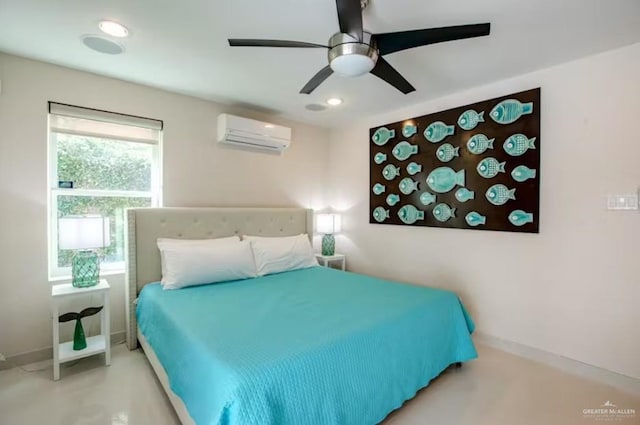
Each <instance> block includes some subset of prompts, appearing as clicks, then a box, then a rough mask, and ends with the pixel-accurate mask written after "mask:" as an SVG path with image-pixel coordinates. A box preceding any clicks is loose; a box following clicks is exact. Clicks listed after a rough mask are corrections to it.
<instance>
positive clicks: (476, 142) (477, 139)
mask: <svg viewBox="0 0 640 425" xmlns="http://www.w3.org/2000/svg"><path fill="white" fill-rule="evenodd" d="M494 140H496V139H489V138H487V136H485V135H484V134H476V135H475V136H473V137H472V138H470V139H469V141H468V142H467V149H469V152H471V153H472V154H475V155H482V154H483V153H484V152H485V151H486V150H487V149H493V141H494Z"/></svg>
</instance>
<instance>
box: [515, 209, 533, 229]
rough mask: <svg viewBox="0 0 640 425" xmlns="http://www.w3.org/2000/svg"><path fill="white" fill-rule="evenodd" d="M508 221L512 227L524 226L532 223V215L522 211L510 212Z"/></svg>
mask: <svg viewBox="0 0 640 425" xmlns="http://www.w3.org/2000/svg"><path fill="white" fill-rule="evenodd" d="M509 221H510V222H511V224H513V225H514V226H524V225H525V224H527V223H533V214H532V213H528V212H524V211H522V210H515V211H511V214H509Z"/></svg>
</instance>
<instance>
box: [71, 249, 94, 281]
mask: <svg viewBox="0 0 640 425" xmlns="http://www.w3.org/2000/svg"><path fill="white" fill-rule="evenodd" d="M71 275H72V276H73V278H72V280H71V284H72V285H73V286H75V287H76V288H86V287H88V286H94V285H97V284H98V278H99V277H100V260H99V259H98V254H97V253H96V252H95V251H78V252H76V255H74V256H73V260H72V261H71Z"/></svg>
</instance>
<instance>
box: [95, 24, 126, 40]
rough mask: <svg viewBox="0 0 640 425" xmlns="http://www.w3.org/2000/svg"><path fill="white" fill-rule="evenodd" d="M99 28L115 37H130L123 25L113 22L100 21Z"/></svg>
mask: <svg viewBox="0 0 640 425" xmlns="http://www.w3.org/2000/svg"><path fill="white" fill-rule="evenodd" d="M98 28H100V30H101V31H102V32H103V33H105V34H109V35H111V36H113V37H120V38H122V37H126V36H128V35H129V30H128V29H127V27H125V26H124V25H122V24H119V23H117V22H113V21H100V23H99V24H98Z"/></svg>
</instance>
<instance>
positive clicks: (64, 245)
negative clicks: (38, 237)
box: [58, 215, 111, 249]
mask: <svg viewBox="0 0 640 425" xmlns="http://www.w3.org/2000/svg"><path fill="white" fill-rule="evenodd" d="M109 245H111V237H110V231H109V218H108V217H102V216H99V215H87V216H69V217H63V218H60V219H58V246H59V247H60V249H93V248H102V247H105V246H109Z"/></svg>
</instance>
